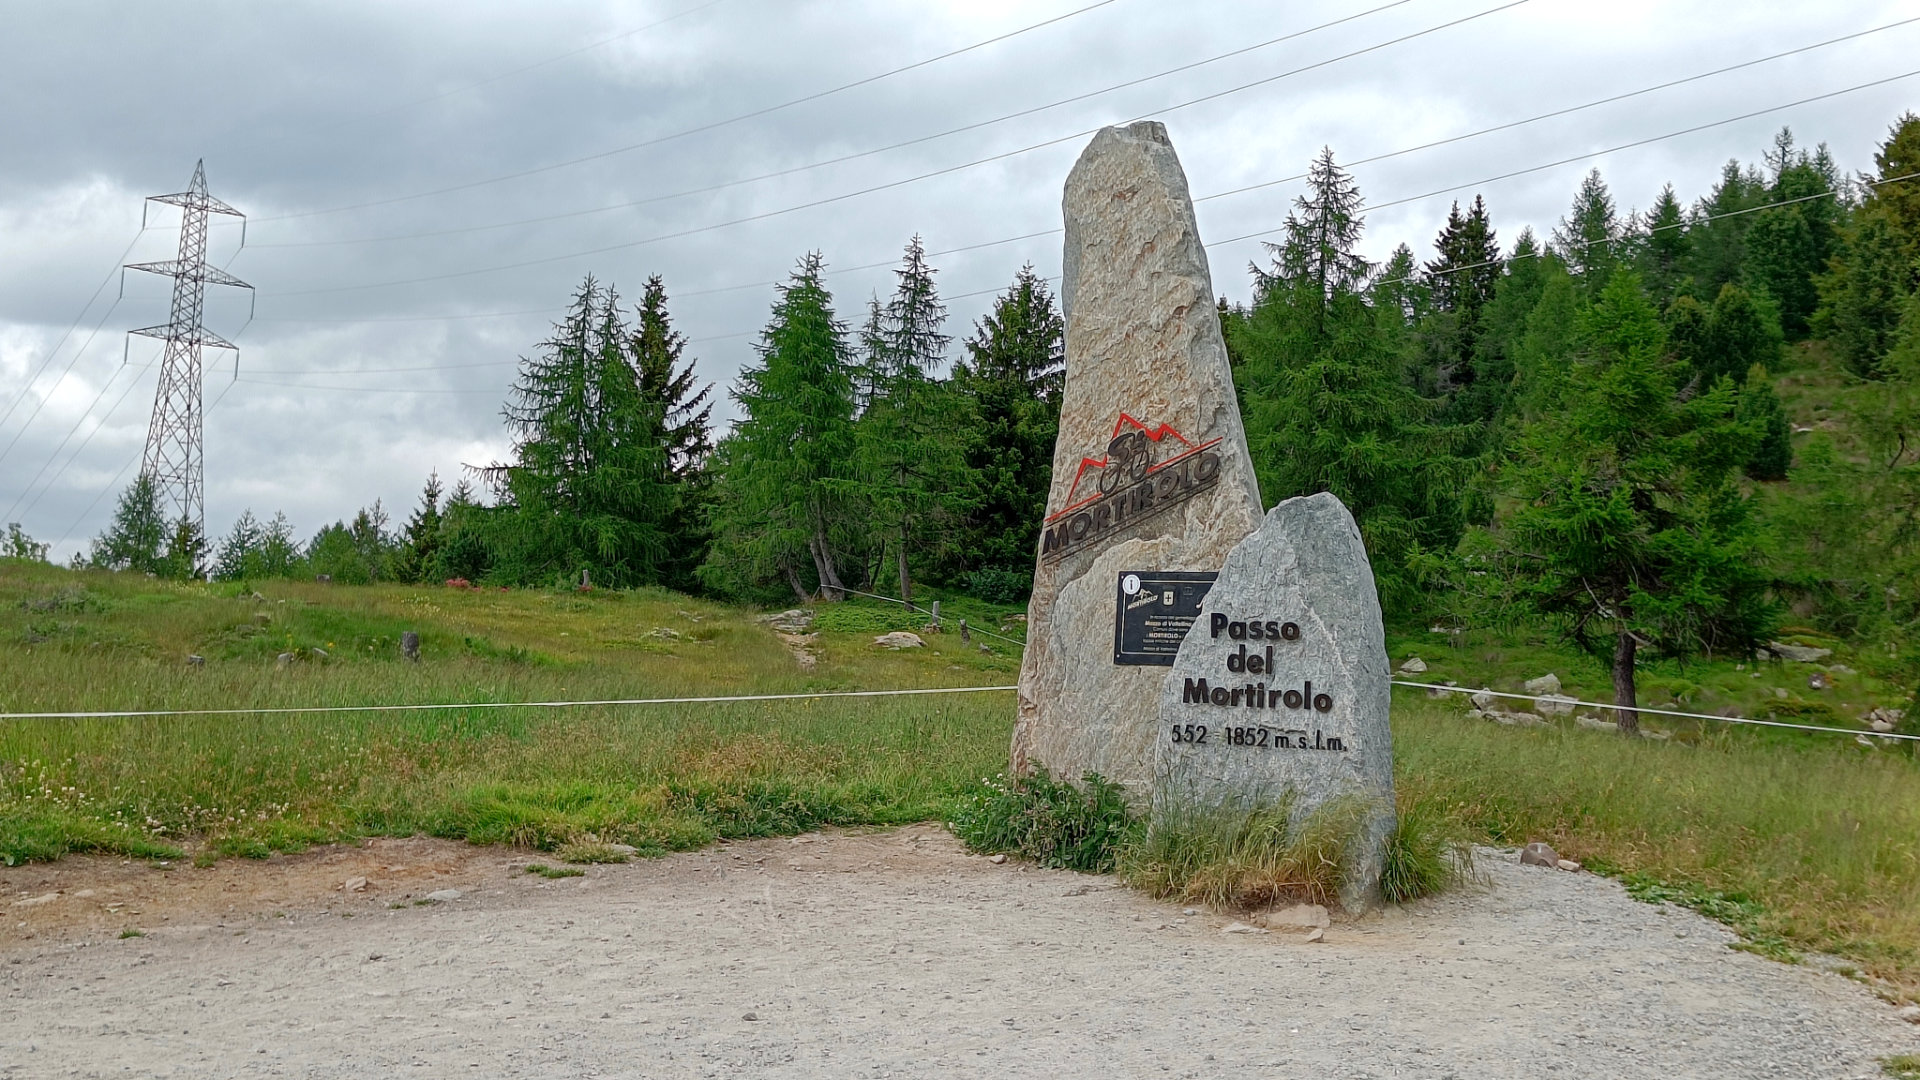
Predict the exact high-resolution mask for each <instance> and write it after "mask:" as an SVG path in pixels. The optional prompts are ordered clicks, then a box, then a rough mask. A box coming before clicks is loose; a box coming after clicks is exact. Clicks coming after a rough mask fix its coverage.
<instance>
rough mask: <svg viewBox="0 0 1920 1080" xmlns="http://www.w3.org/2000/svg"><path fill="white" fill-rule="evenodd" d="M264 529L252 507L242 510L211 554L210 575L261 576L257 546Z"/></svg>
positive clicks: (222, 578) (262, 539)
mask: <svg viewBox="0 0 1920 1080" xmlns="http://www.w3.org/2000/svg"><path fill="white" fill-rule="evenodd" d="M265 539H266V530H265V529H263V528H262V527H261V525H260V520H259V519H258V518H256V517H254V516H253V511H252V510H243V511H241V513H240V518H239V520H237V521H235V522H234V523H233V528H232V529H231V530H229V531H228V533H227V535H226V538H225V539H223V540H221V541H220V547H219V549H218V550H217V551H215V553H214V556H213V576H214V578H215V579H216V580H218V581H246V580H249V579H251V578H257V577H260V576H261V574H260V561H261V560H260V548H261V545H262V544H263V543H264V542H265Z"/></svg>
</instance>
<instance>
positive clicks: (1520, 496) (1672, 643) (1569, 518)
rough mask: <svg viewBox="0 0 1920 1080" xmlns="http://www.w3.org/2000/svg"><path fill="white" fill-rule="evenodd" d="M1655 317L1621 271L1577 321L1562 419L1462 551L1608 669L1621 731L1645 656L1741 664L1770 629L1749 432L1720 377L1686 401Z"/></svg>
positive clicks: (1537, 435) (1633, 725)
mask: <svg viewBox="0 0 1920 1080" xmlns="http://www.w3.org/2000/svg"><path fill="white" fill-rule="evenodd" d="M1667 356H1668V344H1667V341H1666V335H1665V332H1664V330H1663V328H1662V326H1661V323H1660V319H1659V315H1658V313H1657V311H1656V310H1655V309H1654V307H1653V305H1652V303H1650V302H1649V301H1648V299H1647V297H1646V296H1645V294H1644V292H1643V291H1642V288H1641V285H1640V282H1639V279H1638V278H1637V276H1636V275H1634V274H1633V273H1631V272H1621V273H1617V274H1615V275H1614V276H1613V278H1612V280H1610V281H1609V282H1608V284H1607V286H1606V288H1605V289H1604V290H1603V291H1602V292H1601V294H1600V296H1599V298H1598V300H1597V301H1596V303H1595V305H1594V306H1593V308H1592V309H1591V310H1590V311H1588V312H1587V313H1586V314H1584V315H1583V316H1582V318H1581V324H1580V333H1579V345H1578V354H1577V359H1576V362H1575V363H1574V364H1573V365H1571V366H1570V367H1568V368H1566V369H1564V371H1563V377H1562V382H1563V385H1562V387H1561V389H1560V390H1559V391H1558V393H1557V394H1556V395H1555V397H1556V400H1557V401H1558V402H1559V407H1558V408H1557V409H1556V410H1555V411H1554V412H1553V413H1552V414H1551V415H1546V416H1542V417H1540V418H1539V419H1538V420H1536V421H1535V422H1533V423H1530V424H1528V425H1527V427H1526V428H1525V429H1524V431H1523V432H1522V434H1521V436H1520V438H1519V439H1518V440H1517V442H1516V444H1515V447H1514V452H1513V454H1512V460H1511V463H1510V465H1509V466H1508V468H1507V470H1506V473H1505V475H1506V476H1507V478H1508V482H1509V485H1510V486H1509V491H1508V494H1509V495H1511V496H1512V497H1513V498H1514V500H1515V507H1516V508H1515V509H1514V511H1513V512H1512V514H1511V515H1510V516H1509V517H1507V518H1506V519H1505V520H1504V521H1503V522H1502V523H1501V525H1500V526H1499V528H1498V530H1497V531H1496V532H1495V533H1493V534H1490V536H1488V537H1483V538H1480V539H1482V540H1490V541H1491V543H1490V544H1479V543H1476V544H1475V545H1472V546H1471V551H1472V554H1473V555H1475V556H1478V560H1477V561H1479V564H1480V565H1483V566H1487V567H1489V568H1490V569H1493V570H1495V571H1497V573H1495V574H1493V575H1491V576H1489V577H1487V578H1484V579H1480V580H1482V581H1483V582H1488V583H1494V584H1503V585H1505V586H1507V587H1509V588H1511V590H1512V592H1511V594H1510V595H1509V596H1508V598H1507V599H1508V600H1509V601H1510V602H1513V603H1516V604H1518V605H1519V606H1520V607H1521V608H1522V609H1523V610H1527V611H1530V612H1532V613H1535V614H1538V615H1543V616H1547V617H1550V618H1555V619H1559V620H1562V624H1563V626H1564V627H1565V629H1566V632H1567V634H1568V635H1569V636H1570V637H1571V638H1572V639H1573V640H1575V641H1576V642H1578V643H1579V644H1581V645H1582V646H1583V647H1585V648H1587V649H1589V650H1590V651H1593V652H1595V653H1596V654H1598V655H1600V656H1601V657H1603V658H1607V659H1609V660H1610V663H1611V665H1612V670H1613V683H1614V702H1615V704H1616V705H1619V706H1621V707H1622V708H1621V711H1620V712H1619V713H1618V720H1619V727H1620V729H1621V731H1622V732H1625V733H1633V732H1635V731H1637V729H1638V726H1639V712H1638V710H1637V709H1636V708H1635V706H1636V705H1637V703H1638V697H1637V689H1636V680H1635V670H1636V663H1637V657H1638V654H1639V652H1640V651H1641V650H1643V649H1646V650H1650V651H1652V652H1654V653H1656V654H1660V655H1667V656H1675V657H1686V656H1690V655H1694V654H1696V653H1700V652H1703V651H1704V652H1707V653H1720V654H1723V655H1724V654H1733V655H1740V654H1742V653H1744V652H1747V651H1749V650H1750V649H1752V648H1753V646H1754V645H1755V643H1756V642H1758V641H1763V640H1765V635H1766V634H1767V633H1768V632H1770V630H1771V629H1772V625H1773V620H1774V611H1773V608H1772V606H1771V602H1770V600H1769V599H1768V593H1767V590H1768V585H1769V580H1768V577H1767V575H1766V574H1765V573H1764V572H1763V570H1762V569H1761V568H1760V566H1759V549H1758V544H1757V535H1756V528H1755V525H1754V520H1753V515H1752V510H1751V504H1750V502H1749V500H1748V499H1747V498H1746V497H1745V496H1743V495H1741V493H1740V491H1739V489H1738V486H1737V485H1736V483H1735V482H1734V477H1735V473H1736V471H1737V470H1739V469H1740V467H1741V466H1742V465H1744V464H1745V463H1746V462H1747V461H1748V460H1750V459H1751V457H1752V455H1753V450H1754V447H1755V444H1756V443H1757V442H1758V441H1759V438H1758V432H1756V431H1754V430H1753V428H1752V427H1751V426H1749V425H1747V424H1743V423H1741V422H1740V421H1739V420H1738V419H1737V417H1736V409H1737V397H1738V394H1737V392H1736V390H1735V389H1734V386H1733V382H1732V380H1730V379H1722V380H1720V381H1718V382H1716V383H1715V384H1714V385H1713V386H1711V387H1709V388H1707V389H1706V390H1705V391H1704V392H1701V393H1697V394H1695V395H1693V396H1691V397H1684V396H1683V395H1682V394H1681V392H1680V390H1681V384H1682V382H1683V381H1684V380H1685V378H1686V373H1684V372H1683V371H1682V370H1680V369H1679V368H1678V366H1677V365H1675V364H1674V363H1673V362H1672V361H1670V360H1669V359H1667Z"/></svg>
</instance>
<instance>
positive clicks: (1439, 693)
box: [1427, 679, 1460, 700]
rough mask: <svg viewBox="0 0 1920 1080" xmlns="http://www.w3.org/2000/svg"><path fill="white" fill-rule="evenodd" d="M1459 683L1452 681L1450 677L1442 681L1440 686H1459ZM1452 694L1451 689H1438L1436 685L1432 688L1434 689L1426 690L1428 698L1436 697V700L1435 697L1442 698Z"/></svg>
mask: <svg viewBox="0 0 1920 1080" xmlns="http://www.w3.org/2000/svg"><path fill="white" fill-rule="evenodd" d="M1459 685H1460V684H1459V683H1457V682H1454V681H1453V680H1452V679H1448V680H1446V681H1445V682H1443V683H1441V684H1440V686H1442V687H1447V686H1459ZM1452 695H1453V691H1452V690H1443V689H1439V688H1437V687H1436V688H1434V689H1431V690H1428V691H1427V696H1428V697H1430V698H1434V699H1436V700H1437V699H1439V698H1444V697H1451V696H1452Z"/></svg>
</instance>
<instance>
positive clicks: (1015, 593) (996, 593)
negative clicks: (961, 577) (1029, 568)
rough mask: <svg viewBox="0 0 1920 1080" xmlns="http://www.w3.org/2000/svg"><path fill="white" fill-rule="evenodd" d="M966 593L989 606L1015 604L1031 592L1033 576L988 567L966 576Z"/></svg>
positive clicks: (1016, 571)
mask: <svg viewBox="0 0 1920 1080" xmlns="http://www.w3.org/2000/svg"><path fill="white" fill-rule="evenodd" d="M967 591H968V592H969V593H972V594H973V595H974V596H977V597H979V598H980V599H982V600H985V601H986V602H987V603H989V604H1017V603H1019V602H1020V601H1022V600H1025V599H1026V598H1027V594H1028V593H1030V592H1032V591H1033V575H1032V574H1031V573H1022V572H1021V571H1018V570H999V569H995V568H993V567H988V568H986V569H982V570H975V571H974V572H972V573H970V574H968V575H967Z"/></svg>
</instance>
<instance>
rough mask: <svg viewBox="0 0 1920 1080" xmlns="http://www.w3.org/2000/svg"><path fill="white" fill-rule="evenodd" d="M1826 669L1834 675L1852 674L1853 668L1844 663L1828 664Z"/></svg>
mask: <svg viewBox="0 0 1920 1080" xmlns="http://www.w3.org/2000/svg"><path fill="white" fill-rule="evenodd" d="M1827 670H1828V671H1831V672H1833V673H1834V674H1835V675H1851V674H1853V669H1852V668H1850V667H1848V666H1847V665H1845V664H1829V665H1827Z"/></svg>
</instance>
